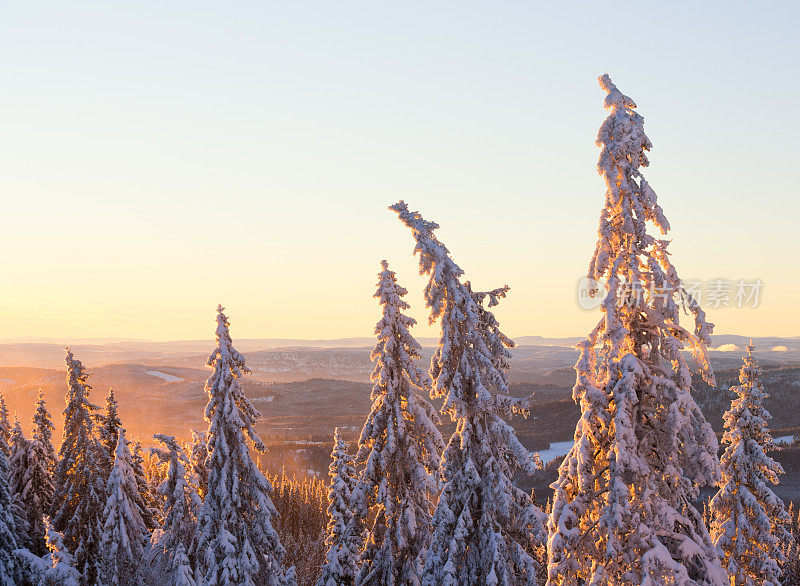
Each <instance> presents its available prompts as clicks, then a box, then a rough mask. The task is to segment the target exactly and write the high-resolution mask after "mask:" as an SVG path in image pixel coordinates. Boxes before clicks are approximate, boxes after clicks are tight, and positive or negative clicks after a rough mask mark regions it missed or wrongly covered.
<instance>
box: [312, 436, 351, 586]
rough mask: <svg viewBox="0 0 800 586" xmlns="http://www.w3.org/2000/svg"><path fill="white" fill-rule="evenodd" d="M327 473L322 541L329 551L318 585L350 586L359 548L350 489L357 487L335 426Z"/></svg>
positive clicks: (348, 457)
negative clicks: (324, 534) (325, 508)
mask: <svg viewBox="0 0 800 586" xmlns="http://www.w3.org/2000/svg"><path fill="white" fill-rule="evenodd" d="M328 470H329V474H330V477H331V481H330V489H329V491H328V534H327V536H326V538H325V545H327V546H328V552H327V554H326V556H325V565H323V566H322V574H321V575H320V577H319V580H317V586H352V585H353V584H355V579H356V574H357V572H358V555H359V550H360V546H361V538H360V534H359V533H358V531H357V528H356V524H355V523H353V511H352V508H351V500H352V495H353V490H354V489H355V487H356V469H355V467H354V466H353V457H352V456H351V455H350V454H348V453H347V443H346V442H345V441H344V438H342V435H341V433H339V428H338V427H337V428H336V431H335V433H334V436H333V451H332V452H331V464H330V466H329V468H328Z"/></svg>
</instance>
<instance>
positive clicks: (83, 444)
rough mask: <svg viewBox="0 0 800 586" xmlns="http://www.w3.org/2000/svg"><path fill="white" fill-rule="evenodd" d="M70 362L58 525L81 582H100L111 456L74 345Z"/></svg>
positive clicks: (57, 477)
mask: <svg viewBox="0 0 800 586" xmlns="http://www.w3.org/2000/svg"><path fill="white" fill-rule="evenodd" d="M66 361H67V385H68V390H67V397H66V399H67V406H66V408H65V409H64V440H63V442H62V444H61V449H60V450H59V460H58V464H57V465H56V469H55V475H54V484H55V493H54V498H53V502H54V506H53V509H54V511H55V514H54V516H53V528H54V529H55V530H56V531H58V532H60V533H62V534H63V537H64V544H65V545H66V547H67V549H68V550H69V551H70V553H71V554H72V555H73V556H74V558H75V568H76V569H77V570H78V571H79V572H80V573H81V581H82V584H89V585H93V584H95V583H97V581H98V580H99V570H100V537H101V535H102V516H103V507H104V505H105V502H106V494H105V481H106V478H105V462H106V456H107V454H106V451H105V448H104V446H103V445H102V444H101V443H100V441H99V440H98V439H97V438H96V437H95V429H94V421H95V414H96V412H97V407H96V406H95V405H93V404H92V403H90V402H89V390H90V388H91V387H90V386H89V382H88V379H89V375H88V374H87V373H86V369H85V368H84V366H83V364H81V362H80V360H78V359H76V358H75V357H74V356H73V354H72V352H71V351H70V350H69V349H67V358H66Z"/></svg>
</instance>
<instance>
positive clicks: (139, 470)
mask: <svg viewBox="0 0 800 586" xmlns="http://www.w3.org/2000/svg"><path fill="white" fill-rule="evenodd" d="M131 464H132V466H133V474H134V475H135V476H136V485H137V486H138V487H139V496H140V497H141V499H142V502H141V506H142V519H144V525H145V527H147V530H148V531H153V530H154V529H155V528H156V527H158V525H159V523H158V505H157V503H156V499H155V495H154V494H153V493H152V490H151V487H150V482H149V481H148V480H147V474H145V471H144V456H143V455H142V442H140V441H139V440H138V439H137V440H136V443H135V444H134V446H133V453H132V454H131Z"/></svg>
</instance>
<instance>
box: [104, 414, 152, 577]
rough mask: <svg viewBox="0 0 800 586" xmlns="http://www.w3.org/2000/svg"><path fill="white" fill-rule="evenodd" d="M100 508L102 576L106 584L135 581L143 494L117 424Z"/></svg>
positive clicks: (144, 537)
mask: <svg viewBox="0 0 800 586" xmlns="http://www.w3.org/2000/svg"><path fill="white" fill-rule="evenodd" d="M106 493H107V494H108V499H107V500H106V505H105V508H104V510H103V534H102V558H103V565H102V578H103V584H104V585H105V586H123V585H129V584H130V585H134V584H137V583H138V582H137V568H138V566H139V564H140V563H141V560H142V554H143V552H144V545H145V542H146V540H147V527H145V524H144V520H143V519H142V498H141V496H140V495H139V486H138V484H137V482H136V475H135V474H134V472H133V458H132V456H131V452H130V450H129V449H128V442H127V441H126V439H125V430H124V429H122V428H120V429H119V430H118V435H117V447H116V450H115V453H114V466H113V467H112V468H111V474H110V475H109V477H108V483H107V485H106Z"/></svg>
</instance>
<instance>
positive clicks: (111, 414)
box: [100, 389, 122, 471]
mask: <svg viewBox="0 0 800 586" xmlns="http://www.w3.org/2000/svg"><path fill="white" fill-rule="evenodd" d="M101 422H102V423H101V427H100V439H101V441H102V442H103V445H104V446H105V448H106V452H108V461H109V464H110V466H113V465H114V457H115V454H116V451H117V440H118V439H119V430H120V428H121V427H122V421H121V420H120V418H119V414H118V413H117V398H116V397H115V396H114V389H109V391H108V395H107V396H106V412H105V413H104V414H103V417H102V419H101ZM110 466H109V471H110V470H111V468H110Z"/></svg>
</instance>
